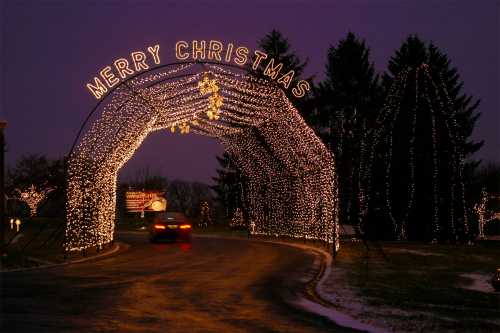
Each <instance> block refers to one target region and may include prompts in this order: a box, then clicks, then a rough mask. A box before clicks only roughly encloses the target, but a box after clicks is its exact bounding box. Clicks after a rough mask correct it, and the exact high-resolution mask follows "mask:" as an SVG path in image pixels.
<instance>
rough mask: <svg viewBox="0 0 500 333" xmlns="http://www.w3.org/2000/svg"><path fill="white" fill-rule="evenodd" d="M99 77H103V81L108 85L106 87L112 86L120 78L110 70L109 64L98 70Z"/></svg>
mask: <svg viewBox="0 0 500 333" xmlns="http://www.w3.org/2000/svg"><path fill="white" fill-rule="evenodd" d="M100 74H101V77H102V78H103V79H104V82H106V84H107V85H108V87H110V88H112V87H113V86H115V85H116V84H117V83H118V82H120V79H118V78H117V77H116V76H115V74H113V72H111V66H106V67H104V68H103V69H102V71H101V72H100Z"/></svg>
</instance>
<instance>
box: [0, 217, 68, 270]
mask: <svg viewBox="0 0 500 333" xmlns="http://www.w3.org/2000/svg"><path fill="white" fill-rule="evenodd" d="M63 224H64V221H63V220H62V219H44V218H30V219H25V220H23V223H22V224H21V228H20V232H19V233H17V232H16V230H15V229H11V228H10V225H8V227H7V230H6V231H7V233H6V238H5V239H6V242H9V245H8V247H7V251H6V255H4V256H2V257H1V265H2V267H3V268H19V267H31V266H37V265H40V264H43V263H49V262H50V263H52V262H58V261H62V260H63V259H64V253H63V248H62V241H63V235H64V228H63Z"/></svg>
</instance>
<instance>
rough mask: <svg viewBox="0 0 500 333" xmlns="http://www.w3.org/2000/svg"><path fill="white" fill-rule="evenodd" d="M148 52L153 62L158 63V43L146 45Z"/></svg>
mask: <svg viewBox="0 0 500 333" xmlns="http://www.w3.org/2000/svg"><path fill="white" fill-rule="evenodd" d="M148 52H149V53H151V55H152V56H153V60H154V62H155V64H157V65H159V64H160V45H158V44H156V45H155V46H153V47H151V46H150V47H148Z"/></svg>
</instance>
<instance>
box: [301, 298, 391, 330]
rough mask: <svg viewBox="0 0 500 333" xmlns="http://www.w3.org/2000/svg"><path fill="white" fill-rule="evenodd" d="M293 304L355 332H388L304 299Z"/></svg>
mask: <svg viewBox="0 0 500 333" xmlns="http://www.w3.org/2000/svg"><path fill="white" fill-rule="evenodd" d="M294 304H295V305H296V306H298V307H300V308H302V309H304V310H306V311H309V312H312V313H316V314H318V315H320V316H323V317H326V318H328V319H330V320H332V321H333V322H335V323H336V324H338V325H339V326H343V327H350V328H353V329H355V330H360V331H363V332H369V333H386V332H389V331H386V330H384V329H382V328H379V327H375V326H372V325H370V324H365V323H362V322H360V321H359V320H356V319H354V318H353V317H351V316H349V315H347V314H344V313H342V312H340V311H337V310H335V309H332V308H329V307H325V306H323V305H321V304H318V303H315V302H312V301H309V300H307V299H305V298H301V299H299V300H297V301H295V302H294Z"/></svg>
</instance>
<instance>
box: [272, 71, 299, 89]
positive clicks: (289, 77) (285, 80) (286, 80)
mask: <svg viewBox="0 0 500 333" xmlns="http://www.w3.org/2000/svg"><path fill="white" fill-rule="evenodd" d="M294 75H295V72H294V71H289V72H288V73H286V74H285V75H282V76H281V77H280V78H279V79H278V81H276V82H278V83H281V84H282V85H283V87H285V88H286V89H288V87H289V86H290V82H292V80H293V77H294Z"/></svg>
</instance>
